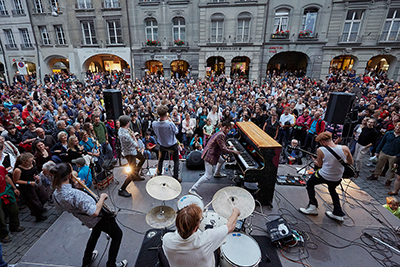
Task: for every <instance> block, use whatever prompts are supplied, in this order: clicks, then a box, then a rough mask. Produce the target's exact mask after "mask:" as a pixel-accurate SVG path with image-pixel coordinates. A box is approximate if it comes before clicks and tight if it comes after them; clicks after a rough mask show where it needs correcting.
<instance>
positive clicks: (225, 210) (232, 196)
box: [212, 186, 256, 220]
mask: <svg viewBox="0 0 400 267" xmlns="http://www.w3.org/2000/svg"><path fill="white" fill-rule="evenodd" d="M212 206H213V208H214V211H215V212H216V213H218V214H219V215H221V216H222V217H224V218H226V219H228V218H229V216H231V214H232V209H233V207H236V208H238V209H239V210H240V216H239V218H238V219H239V220H242V219H244V218H247V217H249V216H250V214H252V213H253V211H254V208H255V206H256V203H255V202H254V198H253V196H252V195H251V194H250V193H249V192H248V191H247V190H245V189H243V188H240V187H235V186H228V187H225V188H222V189H220V190H218V192H217V193H215V195H214V197H213V201H212Z"/></svg>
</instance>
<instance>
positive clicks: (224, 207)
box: [146, 176, 261, 267]
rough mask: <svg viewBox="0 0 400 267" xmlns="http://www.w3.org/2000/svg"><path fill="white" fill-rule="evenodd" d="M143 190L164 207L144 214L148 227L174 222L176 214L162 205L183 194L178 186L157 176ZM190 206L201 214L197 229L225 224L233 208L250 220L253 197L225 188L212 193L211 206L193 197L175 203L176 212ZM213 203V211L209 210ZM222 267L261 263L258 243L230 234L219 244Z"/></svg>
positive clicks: (185, 197) (167, 178) (183, 198)
mask: <svg viewBox="0 0 400 267" xmlns="http://www.w3.org/2000/svg"><path fill="white" fill-rule="evenodd" d="M146 191H147V192H148V193H149V195H150V196H151V197H153V198H155V199H157V200H161V201H163V205H161V206H157V207H154V208H153V209H151V210H150V211H149V212H148V213H147V215H146V222H147V224H148V225H149V226H150V227H153V228H157V229H164V228H166V227H168V226H171V225H172V224H173V223H174V222H175V218H176V212H175V210H174V209H173V208H171V207H168V206H166V205H165V201H167V200H171V199H174V198H176V197H178V196H179V194H180V193H181V191H182V187H181V184H180V183H179V182H178V181H177V180H176V179H175V178H173V177H170V176H156V177H154V178H152V179H150V180H149V181H148V182H147V184H146ZM191 204H196V205H198V206H199V207H200V208H201V209H202V210H203V211H204V212H203V220H202V221H201V222H200V227H199V228H200V230H201V231H206V230H207V229H212V228H216V227H219V226H222V225H226V224H227V222H228V218H229V217H230V215H231V213H232V208H233V207H237V208H238V209H239V210H240V216H239V218H238V219H239V220H243V219H245V218H247V217H249V216H250V215H251V214H252V213H253V211H254V208H255V202H254V198H253V196H252V195H251V194H250V193H249V192H248V191H246V190H245V189H243V188H239V187H234V186H228V187H225V188H222V189H220V190H219V191H217V193H215V195H214V196H213V199H212V200H211V202H210V203H208V204H207V205H206V206H204V203H203V201H202V200H201V199H200V198H198V197H197V196H194V195H185V196H183V197H181V198H180V199H179V200H178V202H177V208H178V211H179V210H181V209H183V208H184V207H186V206H189V205H191ZM211 204H212V207H213V209H214V210H208V206H210V205H211ZM220 249H221V267H242V266H249V267H256V266H258V264H259V263H260V261H261V250H260V248H259V246H258V244H257V242H256V241H255V240H254V239H253V238H252V237H251V236H249V235H247V234H245V233H241V232H240V233H239V232H234V233H230V234H229V235H228V236H227V238H226V240H225V242H224V243H223V244H222V245H221V247H220Z"/></svg>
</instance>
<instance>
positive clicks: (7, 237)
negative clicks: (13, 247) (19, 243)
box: [0, 235, 11, 243]
mask: <svg viewBox="0 0 400 267" xmlns="http://www.w3.org/2000/svg"><path fill="white" fill-rule="evenodd" d="M0 242H1V243H10V242H11V238H10V236H9V235H8V236H6V237H3V238H2V239H0Z"/></svg>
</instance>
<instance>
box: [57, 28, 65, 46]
mask: <svg viewBox="0 0 400 267" xmlns="http://www.w3.org/2000/svg"><path fill="white" fill-rule="evenodd" d="M54 31H55V32H56V38H57V44H59V45H65V44H67V42H66V41H65V35H64V30H63V27H62V26H61V25H57V26H54Z"/></svg>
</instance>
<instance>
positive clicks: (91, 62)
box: [0, 0, 400, 80]
mask: <svg viewBox="0 0 400 267" xmlns="http://www.w3.org/2000/svg"><path fill="white" fill-rule="evenodd" d="M399 31H400V0H391V1H390V0H375V1H363V0H321V1H313V0H286V1H280V0H196V1H194V0H134V1H128V0H101V1H100V0H99V1H97V0H64V1H60V0H10V1H6V0H0V32H1V33H2V34H1V35H0V40H1V48H3V50H2V51H1V52H0V62H1V63H2V64H3V65H1V64H0V72H3V71H6V72H7V73H8V76H9V77H11V78H12V77H13V76H14V75H15V72H16V71H17V68H16V64H15V62H18V61H24V62H26V63H27V64H28V69H29V71H30V72H31V71H36V73H37V75H38V77H39V79H41V80H42V79H43V77H44V75H45V74H46V73H51V72H53V71H70V72H73V73H75V74H76V75H77V76H78V77H79V78H81V79H82V78H83V77H84V73H85V72H86V71H87V70H91V71H100V70H113V69H117V70H126V69H127V70H129V71H130V73H131V76H132V78H136V77H138V78H140V77H143V75H144V74H145V73H148V72H158V73H160V74H163V75H164V76H166V77H171V76H172V77H181V76H185V75H190V76H192V77H194V78H197V77H205V76H207V75H210V74H212V73H217V74H219V73H224V74H226V75H231V76H235V75H237V76H243V77H246V78H249V79H250V80H254V79H263V78H264V77H265V75H266V73H267V72H268V71H270V72H273V71H274V70H280V69H296V70H298V71H299V72H305V73H306V75H308V76H309V77H312V78H315V79H324V78H325V76H326V75H327V74H328V73H329V69H330V68H337V69H346V68H348V69H351V70H355V71H356V72H357V73H362V72H364V70H365V69H366V68H368V69H375V70H376V71H378V72H379V71H385V72H387V73H388V75H389V77H391V78H394V79H398V78H399V71H400V70H399V67H400V65H399V64H398V58H399V56H400V55H399V51H400V46H399V44H400V39H399V38H400V37H399ZM10 32H11V33H12V34H13V38H14V39H13V38H12V37H10V36H11V34H10ZM28 38H29V39H28ZM6 76H7V75H6Z"/></svg>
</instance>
